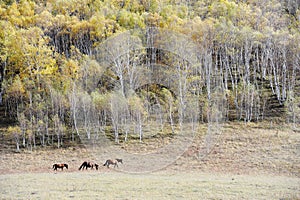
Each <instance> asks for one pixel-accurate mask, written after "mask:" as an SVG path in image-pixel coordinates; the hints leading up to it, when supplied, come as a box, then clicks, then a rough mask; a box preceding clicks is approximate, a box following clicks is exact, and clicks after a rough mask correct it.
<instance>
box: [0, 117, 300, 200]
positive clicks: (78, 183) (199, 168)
mask: <svg viewBox="0 0 300 200" xmlns="http://www.w3.org/2000/svg"><path fill="white" fill-rule="evenodd" d="M201 130H202V132H201V133H199V134H198V135H197V136H196V137H195V138H194V141H193V144H192V145H191V147H190V148H189V149H188V150H187V151H186V152H185V153H184V154H183V155H182V156H181V157H180V158H179V159H177V160H174V162H172V164H170V165H168V166H166V167H164V168H163V169H160V170H159V171H158V172H152V173H140V174H131V173H121V172H118V170H114V169H107V168H105V167H103V166H102V167H100V170H99V171H90V170H88V171H84V172H78V167H79V166H80V164H81V163H82V161H83V160H93V161H97V162H99V164H101V163H102V162H104V159H105V158H107V157H108V156H109V155H110V153H111V152H109V151H107V152H104V154H103V155H97V154H96V153H97V151H96V152H93V153H91V152H92V151H91V150H90V149H85V148H79V147H78V148H77V147H76V148H69V149H53V150H51V151H49V150H39V151H33V152H23V153H1V154H0V166H1V169H0V174H1V175H0V188H1V189H0V198H2V199H54V198H58V197H60V198H61V199H71V198H74V199H89V198H92V199H103V198H106V199H142V198H143V199H300V133H299V132H295V131H293V130H292V129H291V128H290V127H288V126H285V125H278V126H275V125H274V124H272V127H270V126H269V124H263V123H261V124H248V125H245V124H241V123H228V124H225V125H223V126H222V129H220V133H219V134H218V135H217V138H215V141H214V142H215V143H214V146H212V148H211V149H210V151H209V153H208V154H205V149H202V145H203V141H204V135H205V134H203V131H204V132H205V129H204V128H203V127H202V129H201ZM131 144H132V145H134V143H129V144H126V146H125V145H119V146H117V148H119V147H120V148H122V149H125V150H126V149H128V150H130V152H132V151H134V147H133V146H130V145H131ZM152 144H154V143H153V141H151V142H149V143H147V142H145V143H143V144H140V146H139V148H141V147H143V148H144V149H143V151H147V150H151V151H153V149H155V148H153V146H151V145H152ZM174 148H175V147H174ZM133 157H134V156H133ZM55 162H65V163H68V164H69V166H70V168H69V170H64V171H63V172H61V171H58V172H57V173H54V172H53V170H52V169H51V167H52V164H53V163H55ZM136 162H137V161H136V160H134V158H131V157H130V156H129V157H127V158H126V159H125V160H124V165H120V167H119V169H120V171H126V170H127V169H128V168H132V167H135V164H138V163H136ZM155 164H159V163H152V165H155ZM137 169H138V168H137Z"/></svg>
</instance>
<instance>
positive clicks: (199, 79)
mask: <svg viewBox="0 0 300 200" xmlns="http://www.w3.org/2000/svg"><path fill="white" fill-rule="evenodd" d="M0 6H1V8H0V25H1V29H0V52H1V55H0V74H1V75H0V90H1V93H0V94H1V99H3V105H1V106H0V126H1V127H3V128H2V129H1V130H2V131H1V137H2V138H3V141H5V144H1V145H14V146H15V147H16V150H17V151H22V150H28V149H31V150H32V149H36V148H39V147H46V146H51V147H54V146H55V147H57V148H61V147H69V146H72V145H73V144H74V143H78V142H79V138H80V139H87V140H90V141H91V142H95V141H94V140H96V139H95V138H98V137H99V135H101V134H106V135H107V136H109V138H110V139H111V140H113V141H114V142H115V143H116V144H120V143H123V142H124V141H127V139H132V138H134V139H136V141H139V142H143V140H144V139H147V137H148V136H149V135H163V136H164V137H168V135H170V134H173V135H178V134H179V135H180V134H181V133H182V130H184V129H185V126H186V125H191V127H192V129H191V131H192V132H193V131H194V129H195V127H197V126H198V125H199V124H205V123H207V124H210V123H224V122H233V121H243V122H247V123H252V122H264V121H267V122H272V123H279V122H281V123H288V124H290V125H291V126H294V128H295V129H297V125H298V124H299V120H300V118H299V116H300V97H299V87H300V86H299V85H300V83H299V81H300V69H299V63H300V60H299V59H300V49H299V46H300V44H299V41H300V33H299V24H300V23H299V21H300V9H299V7H300V5H299V2H298V1H294V0H283V1H279V0H273V1H258V0H254V1H253V0H251V1H237V0H220V1H219V0H216V1H205V0H201V1H173V0H149V1H138V0H132V1H126V0H113V1H107V0H104V1H98V0H96V1H91V0H83V1H81V0H80V1H79V0H70V1H60V0H51V1H46V2H44V1H39V0H22V1H15V0H5V1H1V3H0Z"/></svg>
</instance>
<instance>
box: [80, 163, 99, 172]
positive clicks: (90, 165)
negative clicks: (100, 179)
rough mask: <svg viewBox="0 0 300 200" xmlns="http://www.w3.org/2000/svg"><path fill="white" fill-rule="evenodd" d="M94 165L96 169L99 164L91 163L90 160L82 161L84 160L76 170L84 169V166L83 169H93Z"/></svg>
mask: <svg viewBox="0 0 300 200" xmlns="http://www.w3.org/2000/svg"><path fill="white" fill-rule="evenodd" d="M94 166H95V168H96V170H98V167H99V165H98V164H97V163H92V162H87V161H84V162H83V163H82V164H81V165H80V167H79V169H78V170H81V169H84V168H85V169H87V168H91V169H93V168H94Z"/></svg>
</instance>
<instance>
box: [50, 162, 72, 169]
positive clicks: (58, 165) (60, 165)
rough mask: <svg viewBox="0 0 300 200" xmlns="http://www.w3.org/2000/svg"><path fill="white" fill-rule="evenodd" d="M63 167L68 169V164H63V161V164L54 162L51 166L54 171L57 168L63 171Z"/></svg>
mask: <svg viewBox="0 0 300 200" xmlns="http://www.w3.org/2000/svg"><path fill="white" fill-rule="evenodd" d="M64 167H65V168H67V169H68V164H65V163H64V164H62V163H61V164H54V165H53V167H52V168H53V170H55V171H57V168H61V171H63V170H64Z"/></svg>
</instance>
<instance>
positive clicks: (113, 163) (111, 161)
mask: <svg viewBox="0 0 300 200" xmlns="http://www.w3.org/2000/svg"><path fill="white" fill-rule="evenodd" d="M118 163H122V164H123V161H122V159H118V158H117V159H116V160H110V159H109V160H107V161H106V162H105V163H104V165H103V166H107V168H109V165H114V168H115V167H116V166H117V167H119V166H118Z"/></svg>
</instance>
